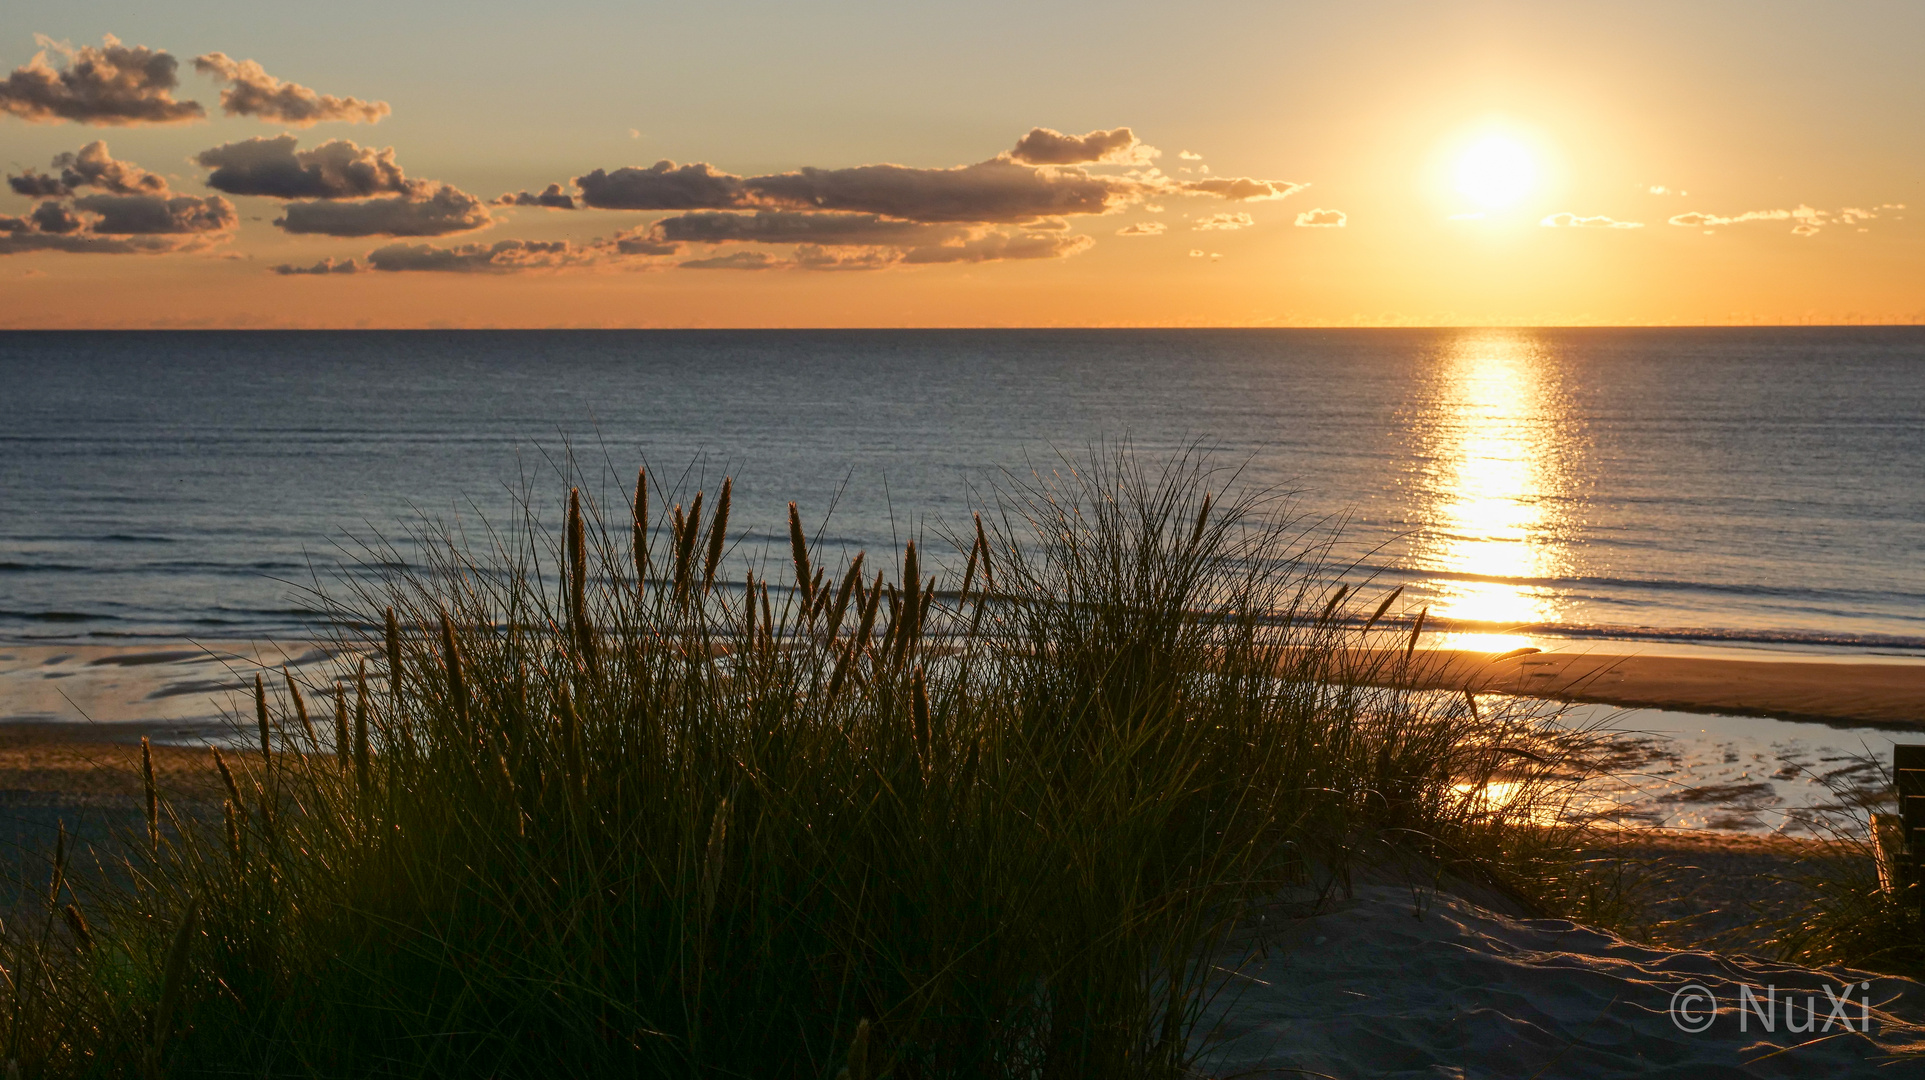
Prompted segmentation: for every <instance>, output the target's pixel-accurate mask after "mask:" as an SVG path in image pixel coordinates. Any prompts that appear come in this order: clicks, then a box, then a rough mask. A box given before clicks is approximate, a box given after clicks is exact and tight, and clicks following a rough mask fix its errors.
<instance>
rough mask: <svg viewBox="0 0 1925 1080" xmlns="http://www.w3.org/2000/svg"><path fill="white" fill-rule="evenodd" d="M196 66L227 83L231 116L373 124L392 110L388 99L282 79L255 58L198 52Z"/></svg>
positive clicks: (224, 103)
mask: <svg viewBox="0 0 1925 1080" xmlns="http://www.w3.org/2000/svg"><path fill="white" fill-rule="evenodd" d="M194 69H195V70H196V71H199V72H201V73H202V74H206V75H212V76H213V77H214V78H216V79H218V80H220V81H221V82H224V83H227V84H228V87H227V89H225V90H222V91H221V111H222V112H224V113H226V114H227V115H228V116H258V117H260V118H261V119H263V120H272V121H275V122H277V123H282V124H291V125H293V126H294V127H311V126H313V125H315V124H319V123H322V122H323V121H329V120H340V121H346V122H347V123H350V124H361V123H367V124H373V123H377V122H379V121H380V119H381V118H382V117H384V116H386V115H388V113H390V112H391V111H393V110H391V109H389V108H388V103H387V102H385V101H362V100H361V99H360V98H351V97H350V98H342V97H335V96H334V95H332V94H317V93H315V92H314V91H312V90H310V89H308V88H307V87H305V86H301V85H299V84H297V83H291V82H282V81H281V80H279V79H277V78H275V77H274V76H272V75H269V74H268V73H267V72H266V70H264V69H263V68H262V67H261V65H259V64H257V63H255V62H254V61H252V60H233V59H229V58H228V56H227V54H226V53H217V52H216V53H208V54H207V55H205V56H197V57H195V58H194Z"/></svg>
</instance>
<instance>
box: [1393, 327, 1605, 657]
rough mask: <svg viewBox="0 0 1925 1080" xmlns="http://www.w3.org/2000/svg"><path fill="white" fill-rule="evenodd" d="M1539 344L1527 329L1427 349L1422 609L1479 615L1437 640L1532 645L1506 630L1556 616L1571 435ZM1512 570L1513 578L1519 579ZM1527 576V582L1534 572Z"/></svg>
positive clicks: (1415, 557) (1494, 646)
mask: <svg viewBox="0 0 1925 1080" xmlns="http://www.w3.org/2000/svg"><path fill="white" fill-rule="evenodd" d="M1551 368H1552V364H1551V360H1550V358H1549V357H1548V356H1547V355H1546V353H1545V348H1544V345H1543V344H1542V343H1540V342H1539V341H1537V340H1536V339H1535V338H1534V337H1533V336H1532V335H1530V334H1529V333H1528V332H1517V331H1480V332H1472V333H1467V334H1465V335H1464V336H1463V337H1460V338H1458V339H1456V340H1455V341H1453V342H1451V343H1450V344H1449V345H1447V346H1446V347H1445V349H1444V351H1443V352H1442V353H1441V354H1440V355H1439V356H1438V357H1437V359H1436V362H1435V367H1434V370H1433V372H1432V375H1431V377H1430V379H1429V386H1428V387H1427V390H1426V395H1425V400H1424V402H1423V405H1422V406H1421V408H1420V411H1419V413H1418V415H1417V418H1416V421H1417V423H1416V426H1417V436H1418V439H1419V441H1420V445H1421V448H1422V451H1423V460H1424V461H1425V466H1424V475H1423V479H1422V490H1421V492H1420V497H1419V500H1418V502H1419V505H1418V507H1417V510H1418V513H1419V515H1420V518H1419V520H1420V522H1421V527H1420V530H1419V532H1418V534H1417V536H1416V538H1415V543H1414V547H1413V550H1412V552H1411V555H1412V568H1413V569H1415V570H1417V571H1418V572H1419V573H1420V574H1430V575H1436V576H1432V577H1430V578H1429V580H1428V582H1427V589H1428V591H1429V593H1430V595H1431V599H1430V614H1431V615H1432V616H1434V617H1438V618H1442V619H1450V620H1460V621H1466V622H1476V623H1483V624H1487V625H1488V626H1489V627H1490V628H1489V630H1482V629H1480V630H1477V631H1466V632H1451V633H1446V634H1443V635H1440V638H1439V640H1437V641H1436V644H1437V645H1439V646H1443V647H1448V648H1460V649H1473V650H1489V651H1493V652H1497V651H1503V650H1507V649H1512V648H1516V647H1518V646H1521V645H1528V644H1531V639H1530V637H1529V636H1528V635H1525V634H1518V633H1506V632H1504V630H1505V629H1506V628H1509V627H1522V626H1526V625H1529V624H1533V623H1548V622H1555V621H1557V619H1558V617H1559V614H1560V603H1559V598H1558V594H1557V593H1556V591H1555V590H1553V589H1551V588H1548V587H1546V586H1544V585H1541V584H1537V583H1535V582H1541V581H1543V580H1544V579H1548V578H1554V577H1558V576H1560V575H1564V574H1567V573H1568V572H1569V570H1570V566H1569V562H1570V559H1569V555H1568V553H1567V551H1566V550H1565V548H1564V547H1563V545H1562V544H1561V542H1560V540H1561V538H1562V537H1563V536H1564V535H1567V529H1566V525H1567V523H1566V522H1565V520H1564V515H1565V514H1566V513H1567V510H1566V507H1568V506H1569V505H1570V502H1569V498H1568V497H1569V496H1570V495H1571V490H1570V489H1571V486H1572V480H1571V466H1572V464H1573V463H1572V462H1571V461H1570V460H1569V458H1570V456H1571V453H1570V451H1571V448H1572V446H1573V444H1574V443H1575V441H1576V440H1578V439H1580V438H1581V433H1580V432H1577V431H1575V430H1574V428H1573V424H1572V418H1571V416H1570V415H1569V409H1568V407H1567V405H1566V403H1565V401H1564V399H1563V395H1562V394H1561V393H1560V392H1559V390H1558V388H1557V380H1556V377H1555V372H1554V371H1553V370H1551ZM1520 579H1521V580H1520ZM1533 579H1534V580H1533Z"/></svg>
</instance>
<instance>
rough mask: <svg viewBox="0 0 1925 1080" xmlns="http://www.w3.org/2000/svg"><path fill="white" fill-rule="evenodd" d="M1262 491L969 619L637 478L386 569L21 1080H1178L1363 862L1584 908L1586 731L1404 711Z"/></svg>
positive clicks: (68, 946)
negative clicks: (1225, 986) (1579, 828)
mask: <svg viewBox="0 0 1925 1080" xmlns="http://www.w3.org/2000/svg"><path fill="white" fill-rule="evenodd" d="M1225 483H1226V478H1225V476H1224V474H1221V473H1219V472H1217V471H1215V470H1213V469H1212V468H1211V467H1210V466H1209V464H1208V462H1207V461H1205V460H1203V459H1201V458H1198V457H1194V456H1179V457H1177V458H1175V459H1173V460H1171V461H1168V462H1163V463H1153V464H1151V465H1148V466H1146V465H1144V464H1143V463H1141V462H1139V461H1138V460H1137V459H1135V458H1134V457H1132V456H1130V455H1129V454H1127V453H1115V454H1112V453H1107V452H1100V451H1099V452H1097V453H1093V454H1091V455H1090V456H1089V457H1088V458H1087V459H1079V460H1076V461H1065V462H1064V463H1063V465H1062V467H1061V468H1060V469H1058V470H1057V471H1056V472H1054V473H1049V474H1042V475H1038V476H1035V477H1032V478H1029V479H1026V480H1022V481H1020V482H1018V481H1011V482H1010V483H1008V484H1006V485H1005V486H1004V487H1002V488H1000V489H998V490H997V491H996V492H995V493H994V494H993V496H992V498H991V499H990V500H989V504H988V506H987V507H986V508H985V510H984V511H983V513H982V514H981V515H980V516H979V517H978V518H977V519H975V520H973V521H971V522H967V523H965V524H964V525H963V526H962V527H961V528H959V529H958V530H957V531H956V533H955V534H954V535H950V536H946V537H945V542H946V543H947V544H948V546H950V547H952V548H953V550H954V551H955V552H957V553H959V556H958V557H957V558H955V559H953V560H952V562H955V563H961V564H962V565H961V566H960V567H958V566H954V565H951V566H950V567H949V568H948V569H947V570H946V571H945V572H943V573H941V574H936V573H933V572H932V569H931V568H932V566H933V565H934V562H933V561H932V560H931V559H930V558H929V556H928V554H927V553H926V552H924V551H920V550H918V548H917V547H916V546H915V545H913V544H912V545H909V546H908V547H907V548H905V550H903V551H901V552H896V553H888V554H885V555H884V556H882V557H880V558H877V557H874V556H864V557H859V558H857V559H855V560H854V561H853V562H851V563H849V564H847V565H836V566H822V565H820V563H819V559H818V553H817V552H816V551H815V550H814V549H813V547H812V545H811V544H810V542H809V539H808V537H807V536H806V535H805V530H804V527H803V524H802V518H801V516H800V513H799V511H797V510H796V509H795V508H794V507H793V505H792V506H791V508H790V511H789V520H788V523H787V525H788V530H789V534H790V544H789V550H788V552H787V554H788V558H787V559H785V560H781V561H780V562H779V564H778V565H776V566H775V567H774V570H775V580H773V581H771V580H769V579H767V578H765V577H764V576H763V574H762V573H760V572H750V573H748V574H747V575H746V576H745V577H744V578H742V579H732V578H731V579H728V580H725V576H726V568H727V567H728V566H729V565H730V564H731V562H732V561H734V562H735V563H737V564H739V563H740V560H739V559H735V558H734V557H733V556H732V554H731V546H732V544H733V536H732V534H730V533H729V532H728V528H729V525H728V522H729V521H730V520H731V519H730V514H731V507H730V502H731V492H730V486H729V485H727V484H726V483H725V484H724V485H723V487H722V488H721V490H720V491H719V492H717V493H715V494H713V495H710V496H709V497H708V498H707V499H706V502H707V506H706V507H705V506H704V502H705V499H704V496H703V495H702V494H700V493H698V494H695V495H693V496H686V497H684V496H685V493H682V494H677V493H673V492H663V491H658V490H652V489H651V484H650V479H649V477H648V476H647V475H646V474H644V475H643V476H642V477H641V479H640V480H639V482H638V484H637V487H636V492H635V495H634V497H633V498H632V499H630V500H627V501H628V502H629V505H626V506H623V505H616V506H614V507H612V508H605V507H599V506H597V505H594V504H593V503H592V502H590V501H589V500H587V499H583V498H581V497H580V496H579V495H577V494H575V493H573V492H571V494H570V496H569V502H568V508H567V513H566V517H565V520H564V524H563V525H562V527H561V530H560V532H559V534H557V533H555V532H553V531H551V530H550V529H547V528H544V526H543V524H542V523H541V520H540V515H538V514H536V513H535V512H534V511H533V510H532V509H530V510H528V511H527V513H526V515H525V517H524V518H523V519H522V520H520V521H516V522H511V523H506V525H505V526H504V527H503V528H502V529H501V531H498V532H489V533H487V534H486V535H487V537H488V539H487V541H486V542H485V543H483V544H477V545H470V544H468V543H466V542H464V541H462V540H461V539H459V537H458V536H457V535H455V534H449V533H439V532H435V531H433V530H424V531H423V533H422V534H421V536H420V539H421V540H422V541H423V544H422V546H421V550H422V551H424V552H425V556H424V557H420V558H417V560H416V561H415V563H414V564H413V565H412V566H411V567H400V561H401V560H400V557H399V555H398V554H397V553H396V552H394V551H391V550H389V549H386V548H383V547H375V548H371V549H370V550H369V552H368V555H367V560H366V567H365V570H366V572H365V573H363V574H361V575H358V576H354V577H350V578H347V579H345V582H346V584H345V585H344V586H342V587H341V588H342V589H344V590H345V591H340V592H337V594H336V595H335V597H334V599H331V600H328V601H327V604H328V605H329V606H328V609H327V613H328V614H329V615H330V616H331V617H332V619H333V621H334V624H335V625H337V626H339V627H341V628H342V629H341V638H340V641H339V643H338V644H339V645H340V647H341V649H340V656H341V657H342V658H343V659H342V660H341V662H340V667H339V668H338V670H336V671H335V672H334V673H333V676H334V678H333V680H332V681H330V682H327V683H325V684H321V685H315V686H307V687H301V686H299V685H298V684H296V683H295V682H293V681H291V680H290V681H286V682H282V681H280V680H278V679H277V678H275V677H273V676H270V677H269V678H268V679H267V680H266V681H265V682H264V683H263V684H262V685H261V686H260V689H259V692H258V698H257V702H258V704H257V714H256V715H255V716H251V717H248V718H247V720H248V722H249V723H250V725H251V726H252V728H254V729H257V730H252V731H251V732H250V738H249V740H248V741H249V743H251V744H252V745H249V746H248V747H246V748H245V749H242V748H235V749H230V750H228V751H227V752H226V753H225V755H224V757H223V759H222V764H221V776H222V784H223V791H224V792H225V798H224V800H223V802H222V803H221V804H220V805H218V806H216V805H212V804H210V803H207V802H205V801H201V802H193V801H190V800H184V799H173V798H170V797H169V794H168V793H167V792H165V791H159V792H156V793H155V794H154V796H153V797H152V799H151V803H150V805H151V810H150V820H151V830H150V831H143V832H142V833H141V834H140V835H138V836H135V837H130V838H129V844H130V846H131V848H132V853H131V855H130V856H129V859H128V862H127V864H126V865H125V866H124V867H122V868H121V870H120V872H118V873H116V874H109V875H106V876H105V877H96V878H94V879H92V884H91V885H90V886H89V885H80V886H76V885H74V884H72V883H71V880H69V881H67V882H63V881H61V880H58V879H57V880H56V881H55V882H54V883H53V888H52V889H51V890H50V891H49V892H48V893H47V901H48V902H47V904H46V905H45V906H46V909H47V912H46V917H45V925H38V924H34V925H16V926H12V927H10V928H9V932H8V934H7V936H6V940H5V943H4V944H5V962H6V967H7V970H8V972H9V986H8V992H9V993H10V995H11V1000H10V1005H11V1014H10V1020H9V1024H10V1026H9V1031H8V1035H7V1047H6V1048H5V1053H6V1057H7V1060H8V1062H9V1064H8V1065H7V1068H8V1069H9V1070H17V1071H18V1072H19V1074H20V1075H22V1076H27V1077H33V1076H52V1075H89V1074H93V1075H106V1074H111V1075H129V1074H135V1073H140V1072H145V1073H146V1074H147V1075H163V1074H164V1075H183V1076H188V1075H214V1074H221V1075H229V1074H240V1075H259V1076H265V1075H301V1076H307V1075H313V1076H356V1077H361V1076H377V1075H378V1076H409V1077H415V1076H438V1077H445V1076H467V1075H474V1076H501V1077H509V1076H549V1075H555V1074H556V1073H557V1071H558V1070H563V1071H566V1072H567V1073H568V1074H570V1075H593V1076H603V1075H607V1076H754V1077H825V1078H826V1077H837V1076H842V1075H847V1076H848V1077H850V1078H851V1080H869V1078H877V1077H883V1076H893V1077H903V1078H922V1077H930V1078H935V1077H993V1076H1007V1077H1047V1078H1053V1077H1085V1076H1087V1077H1174V1076H1180V1075H1182V1074H1183V1069H1184V1067H1185V1065H1186V1063H1187V1062H1188V1061H1189V1060H1190V1058H1191V1056H1192V1054H1193V1045H1194V1044H1193V1035H1194V1034H1195V1032H1194V1031H1193V1028H1194V1025H1195V1023H1196V1019H1197V1017H1198V1015H1199V1012H1200V1006H1201V1004H1202V1003H1203V1002H1204V1001H1205V1000H1206V998H1207V996H1208V995H1209V994H1211V993H1214V992H1216V990H1217V988H1218V987H1219V983H1220V980H1219V976H1220V974H1221V972H1220V970H1219V969H1217V968H1216V967H1214V966H1213V965H1214V964H1217V963H1221V962H1222V955H1220V954H1221V953H1222V952H1223V949H1224V948H1225V942H1226V935H1227V934H1228V933H1229V931H1231V930H1232V929H1234V928H1237V927H1238V926H1239V924H1240V922H1241V921H1242V920H1243V919H1244V918H1245V916H1246V914H1247V913H1248V911H1249V910H1250V907H1251V905H1253V904H1256V903H1259V902H1261V901H1262V900H1263V899H1264V898H1265V897H1267V896H1270V895H1272V894H1273V893H1274V891H1275V890H1276V888H1277V887H1278V886H1279V885H1281V884H1284V883H1287V882H1301V881H1305V880H1312V881H1332V880H1339V879H1341V878H1342V877H1343V875H1344V874H1345V873H1346V872H1347V869H1348V867H1349V865H1350V860H1351V859H1352V857H1353V856H1354V854H1355V853H1356V852H1357V851H1358V850H1360V849H1361V848H1363V847H1367V846H1369V845H1373V844H1374V845H1386V844H1387V845H1392V846H1394V847H1397V848H1399V849H1401V850H1403V851H1407V852H1414V853H1416V854H1417V855H1418V856H1420V857H1421V858H1423V859H1425V860H1428V861H1429V864H1430V865H1433V866H1436V867H1439V868H1449V869H1450V870H1452V871H1453V872H1456V873H1459V874H1463V875H1468V876H1472V877H1477V878H1481V879H1483V880H1485V881H1487V882H1490V883H1493V884H1496V885H1498V886H1500V887H1505V888H1509V889H1511V890H1512V891H1513V892H1515V893H1519V894H1520V895H1523V897H1524V899H1525V900H1526V901H1530V902H1535V903H1538V904H1540V905H1542V906H1545V907H1547V908H1555V907H1559V906H1562V907H1567V908H1568V907H1572V906H1576V907H1582V906H1584V905H1585V904H1586V903H1589V902H1592V901H1593V900H1594V899H1595V897H1594V895H1592V894H1593V893H1594V892H1595V890H1594V889H1593V888H1592V886H1593V884H1594V883H1592V882H1591V881H1589V879H1587V878H1586V877H1585V876H1584V874H1583V873H1582V871H1581V868H1579V867H1576V866H1575V865H1574V864H1573V863H1572V862H1571V860H1570V858H1569V852H1570V850H1572V849H1573V848H1574V847H1575V846H1576V844H1575V842H1573V841H1569V840H1564V839H1559V837H1562V836H1564V835H1566V834H1567V833H1568V832H1569V831H1570V830H1561V829H1554V828H1546V826H1547V825H1550V824H1556V823H1558V822H1559V821H1561V820H1563V819H1562V818H1561V816H1560V815H1561V814H1562V809H1561V808H1562V807H1563V805H1564V803H1563V799H1564V798H1565V796H1566V795H1567V794H1568V791H1569V785H1570V783H1571V781H1572V778H1573V775H1574V773H1573V769H1574V768H1575V767H1576V766H1574V764H1573V762H1574V761H1575V760H1576V758H1577V756H1578V751H1579V750H1580V749H1581V746H1580V743H1581V742H1582V736H1581V734H1577V733H1571V732H1568V731H1566V730H1564V729H1563V728H1561V727H1559V726H1558V725H1557V724H1556V723H1555V722H1554V721H1553V719H1552V718H1550V717H1546V716H1543V715H1538V714H1537V713H1534V712H1531V711H1529V710H1528V709H1526V708H1525V707H1524V706H1522V705H1521V704H1520V703H1517V702H1510V701H1505V700H1502V699H1497V698H1489V699H1471V698H1470V697H1469V696H1468V695H1465V694H1448V693H1437V692H1418V691H1414V690H1408V689H1402V688H1400V687H1399V683H1400V682H1408V681H1410V680H1406V679H1402V678H1400V675H1399V672H1400V671H1404V670H1407V669H1408V667H1409V666H1411V665H1417V664H1421V663H1422V662H1423V656H1422V653H1421V652H1413V651H1412V650H1410V649H1407V648H1405V647H1404V646H1405V645H1406V644H1407V643H1410V644H1414V642H1415V640H1416V638H1415V633H1414V628H1413V627H1411V626H1410V625H1409V622H1408V620H1403V619H1399V618H1398V615H1399V613H1398V612H1396V611H1395V610H1393V609H1392V604H1391V600H1392V599H1394V597H1391V598H1385V597H1381V596H1378V595H1371V596H1369V597H1362V596H1357V595H1354V594H1349V593H1347V592H1345V591H1343V590H1341V589H1338V588H1335V587H1333V586H1332V585H1330V584H1329V580H1330V579H1329V577H1328V576H1327V575H1326V573H1325V570H1326V568H1325V567H1324V566H1323V565H1322V563H1321V562H1320V558H1321V555H1322V553H1323V552H1324V550H1325V549H1324V548H1322V547H1320V546H1319V545H1318V544H1317V543H1315V542H1314V534H1313V533H1309V532H1306V531H1304V530H1303V529H1301V528H1300V527H1299V526H1298V524H1297V523H1294V522H1293V521H1292V520H1291V519H1290V518H1289V517H1288V516H1287V513H1286V511H1287V504H1286V503H1285V502H1283V501H1280V500H1278V499H1275V498H1272V497H1269V496H1266V495H1264V494H1262V493H1244V494H1237V493H1235V492H1234V491H1232V492H1231V493H1230V494H1228V495H1225V494H1222V493H1218V494H1217V495H1215V496H1214V497H1213V496H1212V495H1211V494H1210V490H1211V488H1212V487H1213V486H1217V487H1221V486H1222V485H1223V484H1225ZM669 504H672V505H669ZM665 507H667V508H666V510H665V509H664V508H665ZM611 510H612V512H610V511H611ZM960 553H966V558H964V557H960ZM397 567H400V568H397ZM1380 604H1381V606H1380ZM1373 611H1374V612H1375V615H1371V614H1370V613H1371V612H1373ZM1366 621H1367V624H1366ZM1493 780H1501V781H1503V782H1504V783H1505V784H1507V785H1509V786H1508V787H1506V788H1505V789H1504V790H1505V797H1504V798H1503V799H1501V800H1493V799H1490V798H1486V797H1484V796H1483V795H1482V794H1480V793H1482V792H1484V791H1486V790H1487V789H1486V788H1485V785H1486V784H1488V783H1489V782H1491V781H1493ZM56 876H57V878H58V875H56ZM76 889H78V892H76ZM1587 890H1591V892H1590V893H1587ZM1587 896H1591V897H1592V899H1591V900H1587ZM57 912H68V913H71V914H70V915H68V914H59V915H57V914H56V913H57Z"/></svg>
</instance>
